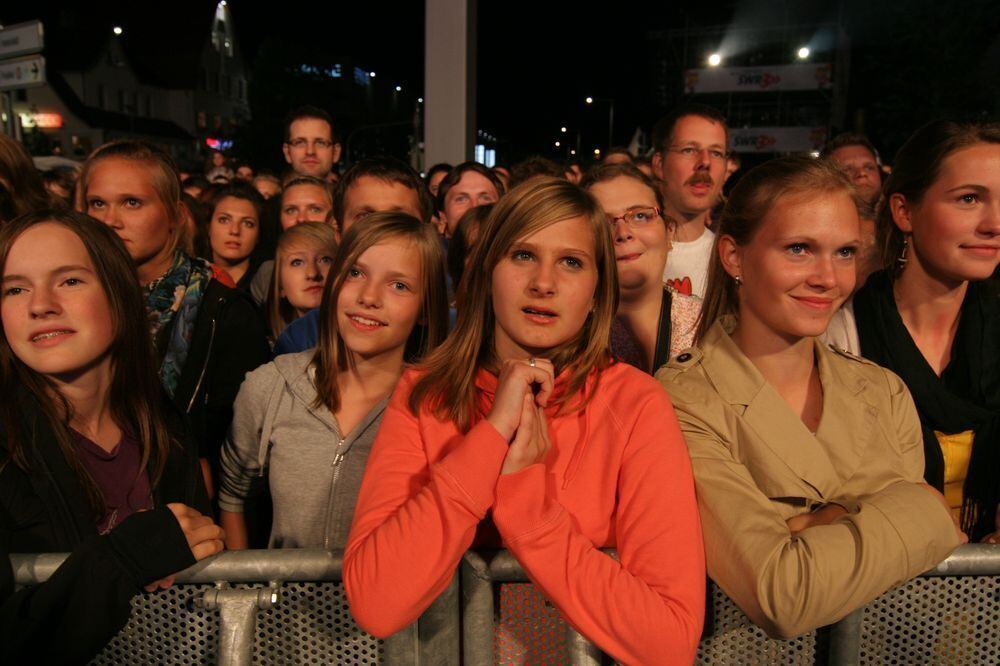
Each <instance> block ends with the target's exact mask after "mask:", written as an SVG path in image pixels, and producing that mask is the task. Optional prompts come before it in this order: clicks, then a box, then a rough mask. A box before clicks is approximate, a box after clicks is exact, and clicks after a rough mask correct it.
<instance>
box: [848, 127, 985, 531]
mask: <svg viewBox="0 0 1000 666" xmlns="http://www.w3.org/2000/svg"><path fill="white" fill-rule="evenodd" d="M877 231H878V234H879V237H880V239H881V241H882V247H883V248H884V261H885V263H884V264H883V265H886V266H889V268H887V269H885V270H883V271H881V272H879V273H875V274H874V275H872V276H871V277H870V278H869V279H868V282H867V284H866V285H865V287H864V288H863V289H862V290H861V291H859V292H858V294H857V295H856V296H855V297H854V313H855V317H856V319H857V329H858V337H859V339H860V343H861V353H862V354H863V355H864V356H865V357H866V358H869V359H871V360H873V361H875V362H876V363H878V364H880V365H882V366H884V367H887V368H889V369H890V370H892V371H893V372H895V373H898V374H899V376H900V377H901V378H902V379H903V381H904V382H905V383H906V386H907V388H909V390H910V392H911V393H912V394H913V398H914V400H915V401H916V405H917V413H918V414H919V415H920V423H921V433H922V440H923V449H924V457H925V458H926V462H927V466H926V469H925V470H924V477H925V478H926V479H927V482H928V483H930V484H931V485H933V486H934V487H935V488H937V489H938V490H942V491H943V492H944V494H945V497H947V498H948V503H949V504H950V505H951V507H952V510H953V511H954V512H955V514H956V515H958V516H959V517H960V519H961V526H962V529H963V530H965V531H966V532H967V533H968V534H969V538H970V539H971V540H973V541H986V542H987V543H1000V520H998V518H1000V516H998V515H997V507H998V503H1000V281H998V280H997V278H996V277H994V274H995V272H996V269H997V265H998V264H1000V125H997V124H990V125H974V124H961V123H956V122H951V121H946V120H940V121H935V122H932V123H930V124H928V125H925V126H924V127H922V128H921V129H919V130H917V131H916V132H915V133H914V134H913V136H911V137H910V139H909V140H908V141H907V142H906V144H905V145H904V146H903V147H902V148H901V149H900V150H899V153H898V154H897V155H896V159H895V161H894V163H893V169H892V174H891V175H890V176H889V179H888V181H887V182H886V184H885V187H884V198H883V204H882V207H881V209H880V211H879V215H878V229H877Z"/></svg>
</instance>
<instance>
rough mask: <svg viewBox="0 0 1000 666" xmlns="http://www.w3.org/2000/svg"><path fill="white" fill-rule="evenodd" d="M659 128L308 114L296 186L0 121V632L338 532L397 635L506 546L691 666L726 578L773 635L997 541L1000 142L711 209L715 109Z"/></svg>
mask: <svg viewBox="0 0 1000 666" xmlns="http://www.w3.org/2000/svg"><path fill="white" fill-rule="evenodd" d="M652 137H653V146H652V149H651V154H650V155H648V156H635V155H632V154H630V153H629V152H628V150H626V149H613V150H609V151H607V153H606V154H605V159H604V161H603V162H602V163H600V164H597V165H594V166H592V167H591V168H589V169H587V170H586V171H584V170H583V169H582V168H581V165H579V164H577V163H572V164H567V165H559V164H556V163H554V162H552V161H551V160H547V159H545V158H540V157H539V158H532V159H529V160H526V161H524V162H522V163H519V164H516V165H513V166H512V167H511V168H510V169H507V168H504V167H499V166H498V167H493V168H488V167H486V166H484V165H482V164H478V163H475V162H466V163H463V164H459V165H457V166H452V165H447V164H440V165H435V166H433V167H431V168H430V169H428V170H427V173H426V175H425V176H423V177H422V176H421V175H419V174H418V173H416V172H415V171H414V170H413V169H412V168H411V167H410V166H409V165H407V164H406V163H404V162H401V161H399V160H396V159H394V158H391V157H378V158H371V159H365V160H361V161H359V162H357V163H355V164H352V165H350V167H349V168H347V169H346V170H345V171H343V173H341V172H340V170H339V168H338V164H339V161H340V157H341V146H340V139H339V136H338V133H337V131H336V127H335V124H334V121H333V120H332V118H331V117H330V116H329V115H328V114H327V113H326V112H325V111H323V110H321V109H318V108H314V107H304V108H301V109H297V110H295V111H293V112H292V113H290V114H289V116H288V118H287V122H286V124H285V136H284V140H283V143H282V150H283V155H284V158H285V160H286V162H287V165H288V170H287V173H285V174H282V175H281V176H278V175H274V174H270V173H266V172H261V171H257V170H255V169H254V168H253V166H252V165H249V164H244V163H235V162H232V161H231V160H229V159H227V157H226V156H225V155H223V154H222V153H218V152H215V153H212V154H211V155H210V156H209V157H208V160H207V163H206V167H205V170H204V172H203V173H197V174H193V173H181V172H179V171H178V169H177V168H176V166H175V164H174V162H173V160H172V159H171V158H170V157H169V155H168V154H167V153H165V152H164V151H163V150H161V149H159V148H157V147H155V146H153V145H150V144H148V143H144V142H141V141H134V140H119V141H114V142H111V143H108V144H106V145H104V146H101V147H100V148H98V149H97V150H95V151H94V152H93V153H92V154H91V155H90V156H89V158H88V159H87V160H86V162H85V163H84V164H83V166H82V169H81V170H80V172H79V174H72V176H70V177H68V178H67V177H62V176H61V177H60V178H52V177H46V178H43V176H42V174H39V173H38V172H36V171H35V169H34V168H33V166H32V163H31V159H30V157H29V156H28V155H27V153H26V152H25V151H24V149H23V148H22V147H21V146H20V145H19V144H17V143H16V142H14V141H12V140H11V139H9V138H6V137H2V136H0V275H2V277H0V280H2V291H0V316H2V317H0V318H2V339H0V386H3V390H4V397H5V399H4V400H3V401H0V654H3V655H5V657H8V659H7V660H10V661H15V660H21V659H23V658H25V657H26V655H30V656H31V657H32V658H40V657H43V658H45V659H46V660H48V661H56V662H61V661H80V660H85V659H87V658H89V657H90V656H92V655H93V654H95V653H96V652H97V651H99V650H100V649H101V647H102V646H103V645H104V644H105V643H106V642H107V641H108V640H109V639H110V638H111V637H112V636H113V635H114V633H115V632H116V631H117V630H118V629H120V628H121V627H122V626H123V625H124V623H125V621H126V620H127V618H128V615H129V609H130V605H129V603H130V599H131V598H132V597H133V596H134V595H135V594H137V593H140V592H141V591H142V590H143V589H145V590H146V591H147V592H149V593H155V591H156V590H158V589H165V588H167V587H169V586H170V585H171V584H172V581H173V574H175V573H176V572H178V571H179V570H182V569H184V568H185V567H187V566H190V565H191V564H193V563H194V562H196V561H198V560H201V559H204V558H206V557H209V556H211V555H214V554H216V553H218V552H220V551H222V550H224V549H242V548H248V547H249V548H253V547H257V548H263V547H266V548H325V549H343V550H344V586H345V589H346V592H347V596H348V599H349V601H350V607H351V612H352V614H353V615H354V617H355V619H356V620H357V622H358V623H359V624H360V626H361V627H363V628H364V629H365V630H367V631H369V632H371V633H372V634H374V635H377V636H386V635H388V634H391V633H393V632H395V631H397V630H399V629H401V628H403V627H405V626H406V625H408V624H410V623H411V622H413V621H414V620H415V619H416V618H417V617H419V616H420V615H421V613H422V612H423V611H424V610H425V609H426V608H427V607H428V606H429V605H430V604H431V602H432V601H433V600H434V599H435V598H436V597H437V596H438V595H439V594H440V593H441V591H442V590H443V589H444V588H445V587H446V586H447V585H448V583H449V581H450V580H451V578H452V577H453V576H454V574H455V570H456V567H457V565H458V563H459V561H460V559H461V557H462V555H463V554H464V553H465V551H466V550H468V549H469V548H473V547H475V548H499V547H503V548H506V549H508V550H510V552H511V553H512V554H513V555H514V557H515V558H516V559H517V560H518V562H519V563H520V564H521V565H522V566H523V568H524V570H525V571H526V572H527V574H528V576H529V577H530V579H531V581H532V582H533V583H534V585H535V588H536V589H537V591H538V593H539V594H540V595H541V597H542V598H543V599H544V600H545V601H546V602H548V603H549V604H551V605H552V606H554V607H555V608H556V609H558V611H559V612H560V614H561V615H562V616H563V617H564V618H565V619H566V620H567V621H568V622H569V623H570V624H571V625H572V626H573V627H574V628H576V629H577V630H578V631H580V632H581V633H582V634H583V635H584V636H586V637H587V638H588V639H590V640H591V641H593V642H594V643H596V644H597V645H598V646H599V647H600V648H601V649H602V650H603V651H605V652H606V653H608V654H609V655H611V656H612V657H613V658H614V659H616V660H618V661H620V662H622V663H636V664H639V663H691V662H692V660H693V659H694V654H695V650H696V647H697V644H698V641H699V639H700V637H701V635H702V625H703V622H704V617H705V586H706V575H707V576H708V577H710V578H711V579H712V580H713V581H715V583H717V584H718V585H719V586H720V587H721V588H722V589H723V590H724V591H725V592H726V594H728V595H729V596H730V597H731V598H732V599H733V600H734V601H735V602H736V604H737V605H738V606H739V607H740V608H741V609H742V610H743V611H744V612H745V613H746V614H747V615H748V616H749V618H750V619H751V620H752V621H753V622H754V623H756V624H758V625H759V626H760V627H762V628H763V629H764V630H765V631H766V632H767V633H768V634H769V635H772V636H776V637H784V638H788V637H793V636H797V635H800V634H802V633H805V632H808V631H810V630H812V629H814V628H816V627H819V626H822V625H827V624H830V623H833V622H835V621H837V620H839V619H841V618H843V617H844V616H845V615H847V614H848V613H850V612H851V611H853V610H854V609H856V608H859V607H861V606H863V605H865V604H867V603H868V602H869V601H871V600H872V599H874V598H875V597H877V596H879V595H881V594H882V593H883V592H885V591H886V590H887V589H888V588H890V587H891V586H893V585H895V584H897V583H900V582H902V581H905V580H907V579H908V578H910V577H913V576H915V575H917V574H919V573H921V572H923V571H925V570H927V569H929V568H931V567H933V566H934V565H935V564H937V563H938V562H940V561H941V560H943V559H944V558H946V557H947V556H948V555H949V554H950V553H951V552H952V551H953V550H954V549H955V548H956V547H957V546H958V545H959V544H961V543H965V542H967V541H973V542H986V543H1000V511H998V505H1000V481H998V479H1000V473H998V472H1000V282H998V280H997V278H996V277H995V276H996V274H997V269H998V265H1000V125H997V124H989V123H980V124H965V123H958V122H952V121H947V120H938V121H934V122H931V123H929V124H927V125H925V126H924V127H921V128H919V129H917V130H916V131H915V132H914V133H913V135H912V136H911V137H910V139H909V140H908V141H907V142H906V144H905V145H904V146H903V147H902V149H901V150H900V151H899V152H898V153H897V154H896V156H895V158H894V160H893V161H892V163H891V165H889V164H886V163H883V162H882V159H881V157H880V156H879V153H878V151H877V150H876V149H875V147H874V145H873V144H872V142H871V141H870V140H869V139H868V138H866V137H865V136H862V135H859V134H845V135H840V136H837V137H835V138H833V139H832V140H831V141H830V142H829V144H828V145H827V146H826V148H825V149H824V150H823V152H822V154H821V156H820V157H819V158H813V157H808V156H787V157H777V158H774V159H772V160H770V161H767V162H764V163H763V164H760V165H759V166H756V167H754V168H753V169H750V170H749V171H748V172H747V173H745V174H741V177H740V178H739V179H738V181H737V182H736V184H735V186H734V187H732V188H731V190H730V191H729V192H728V194H723V192H724V190H723V186H724V185H725V184H726V181H727V180H728V179H729V178H730V176H732V175H733V174H734V173H735V172H736V171H737V170H738V169H739V168H740V164H739V161H738V159H737V158H736V156H735V155H733V154H731V153H730V151H729V149H728V146H729V130H728V128H727V124H726V119H725V117H724V116H723V115H722V114H721V113H720V112H719V111H718V110H716V109H714V108H711V107H707V106H702V105H697V104H690V105H685V106H683V107H679V108H677V109H675V110H673V111H672V112H671V113H669V114H667V115H666V116H664V117H663V118H662V119H661V120H660V121H659V122H658V123H657V125H656V127H655V128H654V131H653V134H652ZM63 176H65V174H63ZM74 176H75V178H74ZM607 548H613V549H615V551H616V555H615V556H614V557H612V556H609V555H608V554H607V553H606V552H605V550H604V549H607ZM39 552H68V553H70V556H69V559H67V560H66V561H65V563H64V564H62V565H61V566H60V567H59V568H58V570H57V571H56V572H55V574H54V575H53V576H52V577H51V578H50V579H49V580H48V581H46V582H45V583H42V584H39V585H35V586H30V587H25V588H21V589H15V588H14V583H13V573H12V570H11V567H10V564H9V561H8V555H9V554H10V553H39ZM95 608H96V609H100V612H95V611H94V609H95Z"/></svg>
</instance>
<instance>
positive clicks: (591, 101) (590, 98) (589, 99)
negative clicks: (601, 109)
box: [583, 97, 594, 104]
mask: <svg viewBox="0 0 1000 666" xmlns="http://www.w3.org/2000/svg"><path fill="white" fill-rule="evenodd" d="M583 101H584V102H586V103H587V104H593V103H594V98H593V97H588V98H587V99H585V100H583Z"/></svg>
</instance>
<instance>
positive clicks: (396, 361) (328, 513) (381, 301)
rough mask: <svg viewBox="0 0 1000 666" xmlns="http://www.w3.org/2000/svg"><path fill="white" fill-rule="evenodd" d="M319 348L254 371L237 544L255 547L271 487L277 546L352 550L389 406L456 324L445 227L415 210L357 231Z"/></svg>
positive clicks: (243, 435) (244, 423) (231, 491)
mask: <svg viewBox="0 0 1000 666" xmlns="http://www.w3.org/2000/svg"><path fill="white" fill-rule="evenodd" d="M319 320H320V323H319V343H318V345H317V347H316V348H315V349H311V350H307V351H304V352H299V353H296V354H286V355H284V356H279V357H277V358H276V359H275V360H274V361H272V362H271V363H268V364H266V365H264V366H261V367H260V368H258V369H257V370H255V371H253V372H251V373H249V374H248V375H247V377H246V380H245V381H244V382H243V385H242V386H241V387H240V392H239V395H238V396H237V398H236V403H235V405H234V409H233V422H232V425H231V427H230V429H229V436H228V437H227V439H226V442H225V445H224V446H223V449H222V479H221V484H220V490H219V506H220V508H221V509H222V515H221V522H222V524H223V526H224V527H225V529H226V546H227V547H228V548H230V549H239V548H246V547H247V530H246V523H245V521H244V518H243V507H244V504H245V502H246V501H247V499H248V498H250V497H252V496H253V495H254V494H256V493H258V492H260V490H261V489H262V488H263V483H264V482H265V479H266V482H267V483H268V485H269V487H270V490H271V497H272V501H273V505H274V520H273V524H272V526H271V537H270V540H269V542H268V544H269V547H271V548H343V547H344V545H345V544H346V542H347V534H348V532H349V530H350V527H351V520H352V518H353V516H354V505H355V502H356V500H357V495H358V489H359V487H360V485H361V477H362V473H363V472H364V468H365V463H366V462H367V460H368V452H369V451H370V449H371V445H372V442H373V441H374V439H375V433H376V432H377V430H378V426H379V423H380V421H381V419H382V413H383V411H384V409H385V405H386V402H387V401H388V399H389V396H390V395H391V394H392V391H393V389H394V388H395V386H396V383H397V381H398V380H399V377H400V375H401V374H402V372H403V365H404V362H406V361H413V360H415V359H416V358H419V357H420V356H422V355H423V354H424V353H425V352H426V351H428V350H430V349H432V348H433V347H435V346H436V345H437V344H438V343H439V342H441V340H443V338H444V336H445V334H446V333H447V329H448V304H447V291H446V287H445V281H444V257H443V254H442V250H441V244H440V241H439V239H438V238H437V236H436V234H435V233H434V230H433V228H432V227H431V226H430V225H427V224H424V223H422V222H421V221H419V220H417V219H416V218H414V217H411V216H409V215H406V214H403V213H376V214H374V215H371V216H369V217H367V218H365V219H363V220H361V221H359V222H357V223H355V224H354V225H352V226H351V227H350V229H349V230H348V231H347V232H346V233H345V235H344V238H343V242H342V244H341V246H340V248H339V250H338V252H337V257H336V260H335V262H334V266H333V269H332V270H331V273H330V276H329V278H328V281H327V284H326V287H325V289H324V292H323V300H322V304H321V305H320V315H319Z"/></svg>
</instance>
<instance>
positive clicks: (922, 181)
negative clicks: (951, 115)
mask: <svg viewBox="0 0 1000 666" xmlns="http://www.w3.org/2000/svg"><path fill="white" fill-rule="evenodd" d="M977 143H992V144H1000V123H959V122H955V121H953V120H935V121H933V122H930V123H927V124H926V125H924V126H923V127H921V128H920V129H918V130H917V131H916V132H914V133H913V135H912V136H910V138H909V139H907V140H906V143H904V144H903V147H902V148H900V149H899V152H898V153H896V159H895V160H894V161H893V165H892V173H891V174H889V178H888V179H887V180H886V181H885V185H884V186H883V189H882V191H883V197H882V204H881V205H880V206H879V209H878V215H877V217H876V219H875V233H876V235H877V242H878V244H879V247H880V248H882V262H883V265H884V266H889V267H891V268H890V270H894V269H898V268H899V264H898V262H897V261H896V260H897V259H898V258H899V256H900V253H901V252H902V250H903V237H904V234H903V232H902V231H900V229H899V227H897V226H896V223H895V222H894V221H893V217H892V208H891V207H890V206H889V199H890V198H891V197H892V195H894V194H901V195H902V196H903V197H905V198H906V201H907V203H909V204H910V205H915V204H919V203H920V201H921V199H923V197H924V193H925V192H927V190H928V188H930V187H931V185H933V184H934V181H936V180H937V179H938V176H939V175H940V173H941V164H942V163H943V162H944V161H945V159H946V158H947V157H948V156H949V155H951V154H952V153H953V152H955V151H956V150H961V149H962V148H968V147H969V146H974V145H976V144H977Z"/></svg>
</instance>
